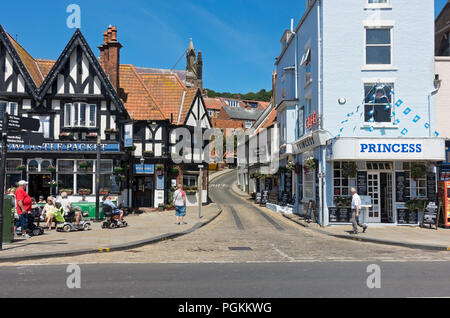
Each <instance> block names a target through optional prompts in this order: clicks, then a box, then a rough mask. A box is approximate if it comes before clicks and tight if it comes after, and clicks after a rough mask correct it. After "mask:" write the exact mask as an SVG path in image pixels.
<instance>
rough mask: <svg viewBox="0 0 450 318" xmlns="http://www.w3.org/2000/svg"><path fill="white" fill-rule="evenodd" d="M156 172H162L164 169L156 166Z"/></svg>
mask: <svg viewBox="0 0 450 318" xmlns="http://www.w3.org/2000/svg"><path fill="white" fill-rule="evenodd" d="M156 170H157V171H163V170H164V167H163V166H161V165H158V166H156Z"/></svg>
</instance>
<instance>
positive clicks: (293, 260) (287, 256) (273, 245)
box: [271, 244, 295, 262]
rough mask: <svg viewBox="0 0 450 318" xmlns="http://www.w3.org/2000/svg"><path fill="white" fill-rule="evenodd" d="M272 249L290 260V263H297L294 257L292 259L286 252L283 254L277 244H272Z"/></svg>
mask: <svg viewBox="0 0 450 318" xmlns="http://www.w3.org/2000/svg"><path fill="white" fill-rule="evenodd" d="M271 245H272V248H273V250H274V251H276V252H277V253H278V254H280V255H281V256H283V257H284V258H286V259H288V260H289V262H295V259H294V258H293V257H290V256H289V255H287V254H286V253H285V252H283V251H282V250H280V249H278V248H277V247H276V246H275V244H271Z"/></svg>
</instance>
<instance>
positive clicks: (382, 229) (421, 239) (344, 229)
mask: <svg viewBox="0 0 450 318" xmlns="http://www.w3.org/2000/svg"><path fill="white" fill-rule="evenodd" d="M231 189H232V191H233V192H234V193H235V194H236V195H238V196H240V197H242V198H246V199H247V200H248V199H249V198H250V196H249V195H248V194H247V193H245V192H243V191H241V190H240V189H239V187H238V186H237V183H236V182H234V183H233V184H232V186H231ZM252 204H253V205H255V206H257V207H258V208H260V209H263V210H264V211H267V213H275V212H273V211H272V210H270V209H267V208H265V207H260V206H259V205H256V204H254V203H252ZM282 215H283V216H284V217H285V218H287V219H288V220H291V221H293V222H295V223H297V224H299V225H301V226H303V227H306V228H309V229H311V230H314V231H316V232H318V233H321V234H325V235H328V236H331V237H335V238H339V239H349V240H354V241H359V242H370V243H378V244H385V245H396V246H403V247H407V248H417V249H427V250H436V251H448V252H450V230H448V229H443V228H439V229H438V230H435V229H429V228H420V227H417V226H392V225H388V226H382V225H374V226H370V225H369V229H368V230H367V232H366V233H359V234H358V235H352V234H350V232H351V231H352V230H353V228H352V226H351V225H333V226H328V227H325V228H322V227H321V226H320V225H318V224H316V223H308V222H307V221H305V220H304V218H302V217H300V216H298V215H295V214H282Z"/></svg>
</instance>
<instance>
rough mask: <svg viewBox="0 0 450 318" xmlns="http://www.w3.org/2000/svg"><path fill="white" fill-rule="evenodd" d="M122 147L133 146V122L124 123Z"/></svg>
mask: <svg viewBox="0 0 450 318" xmlns="http://www.w3.org/2000/svg"><path fill="white" fill-rule="evenodd" d="M124 131H125V136H124V147H125V148H129V147H133V145H134V144H133V138H134V137H133V124H126V125H125V130H124Z"/></svg>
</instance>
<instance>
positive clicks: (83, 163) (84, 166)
mask: <svg viewBox="0 0 450 318" xmlns="http://www.w3.org/2000/svg"><path fill="white" fill-rule="evenodd" d="M78 168H80V169H87V168H88V163H87V162H86V161H80V162H78Z"/></svg>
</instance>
